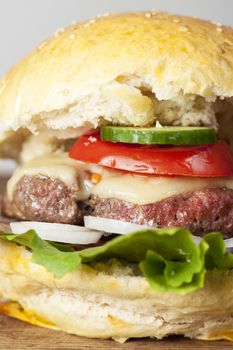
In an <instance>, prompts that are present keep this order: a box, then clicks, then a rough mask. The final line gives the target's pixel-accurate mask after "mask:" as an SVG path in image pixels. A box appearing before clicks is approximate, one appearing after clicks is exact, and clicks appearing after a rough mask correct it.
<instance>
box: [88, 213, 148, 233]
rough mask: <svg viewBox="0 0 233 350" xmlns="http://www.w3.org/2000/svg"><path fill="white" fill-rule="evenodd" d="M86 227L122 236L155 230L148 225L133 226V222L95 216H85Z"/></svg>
mask: <svg viewBox="0 0 233 350" xmlns="http://www.w3.org/2000/svg"><path fill="white" fill-rule="evenodd" d="M84 225H85V227H87V228H89V229H95V230H100V231H105V232H108V233H117V234H120V235H126V234H127V233H133V232H136V231H140V230H145V229H146V230H148V229H150V230H151V229H153V227H151V226H148V225H138V224H132V223H131V222H125V221H120V220H113V219H106V218H100V217H95V216H84Z"/></svg>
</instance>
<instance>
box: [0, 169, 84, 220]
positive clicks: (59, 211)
mask: <svg viewBox="0 0 233 350" xmlns="http://www.w3.org/2000/svg"><path fill="white" fill-rule="evenodd" d="M77 192H78V185H77V186H76V187H74V188H69V187H68V186H67V185H66V184H65V183H64V182H62V181H60V180H58V179H51V178H49V177H47V176H42V175H37V176H24V177H22V178H21V179H20V181H19V182H18V183H17V185H16V187H15V190H14V194H13V200H12V201H9V199H6V198H5V199H4V201H3V209H2V211H3V215H6V216H8V217H13V218H16V219H20V220H30V221H45V222H56V223H63V224H81V223H82V221H83V214H82V211H81V210H80V209H79V207H78V205H77V200H76V198H77Z"/></svg>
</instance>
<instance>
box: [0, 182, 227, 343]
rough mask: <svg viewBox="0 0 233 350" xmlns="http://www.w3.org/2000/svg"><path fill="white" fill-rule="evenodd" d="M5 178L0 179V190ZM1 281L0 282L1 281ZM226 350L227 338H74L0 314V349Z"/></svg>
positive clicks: (0, 190)
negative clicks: (126, 339) (205, 339)
mask: <svg viewBox="0 0 233 350" xmlns="http://www.w3.org/2000/svg"><path fill="white" fill-rule="evenodd" d="M5 182H6V180H5V179H1V178H0V192H2V191H3V188H4V185H5ZM0 283H1V281H0ZM28 349H33V350H37V349H40V350H41V349H44V350H52V349H53V350H60V349H63V350H74V349H75V350H102V349H103V350H115V349H127V350H128V349H129V350H131V349H132V350H133V349H135V350H139V349H140V350H152V349H153V350H160V349H163V350H177V349H183V350H185V349H188V350H193V349H200V350H213V349H215V350H225V349H233V344H232V343H230V342H227V341H214V342H206V341H198V340H196V341H195V340H190V339H185V338H183V337H169V338H167V339H164V340H162V341H159V340H150V339H142V340H130V341H127V342H126V343H124V344H119V343H116V342H114V341H113V340H98V339H87V338H83V337H77V336H75V335H70V334H66V333H64V332H59V331H53V330H48V329H45V328H40V327H36V326H32V325H29V324H27V323H24V322H21V321H18V320H15V319H12V318H9V317H6V316H3V315H0V350H28Z"/></svg>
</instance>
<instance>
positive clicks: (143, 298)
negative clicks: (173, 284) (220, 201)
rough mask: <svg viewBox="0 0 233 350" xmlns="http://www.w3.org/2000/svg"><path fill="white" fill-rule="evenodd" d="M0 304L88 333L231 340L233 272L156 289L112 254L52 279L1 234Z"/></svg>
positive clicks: (37, 320) (40, 321)
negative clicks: (184, 288) (196, 285)
mask: <svg viewBox="0 0 233 350" xmlns="http://www.w3.org/2000/svg"><path fill="white" fill-rule="evenodd" d="M0 281H1V283H0V303H1V305H0V312H2V313H5V314H7V315H10V316H13V317H16V318H19V319H22V320H24V321H27V322H30V323H32V324H37V325H40V326H45V327H49V328H53V329H60V330H63V331H66V332H69V333H73V334H77V335H81V336H86V337H92V338H113V339H115V340H118V341H121V342H123V341H125V340H127V339H128V338H131V337H133V338H140V337H155V338H159V339H161V338H163V337H165V336H168V335H170V334H183V335H184V336H186V337H190V338H198V339H211V340H212V339H230V340H233V292H232V291H233V272H232V271H229V270H227V271H224V270H222V271H220V270H215V271H211V272H208V273H207V276H206V282H205V287H204V288H203V289H201V290H198V291H196V292H193V293H190V294H186V295H179V294H175V293H165V292H163V293H155V292H153V290H151V288H150V287H149V285H148V283H147V281H146V280H145V279H144V278H143V276H141V274H140V271H139V270H138V268H137V266H134V265H133V264H127V265H126V264H124V263H120V262H117V261H116V260H112V261H110V262H108V263H106V264H104V263H96V264H95V265H92V266H87V265H83V266H81V267H80V268H79V269H77V270H76V271H75V272H73V273H68V274H66V275H65V276H64V277H63V278H61V279H56V278H54V276H53V275H52V274H51V273H49V272H48V271H46V269H45V268H44V267H42V266H40V265H37V264H34V263H32V261H31V253H30V252H29V251H28V250H27V249H25V248H24V247H20V246H17V245H15V244H13V243H8V242H5V241H1V240H0Z"/></svg>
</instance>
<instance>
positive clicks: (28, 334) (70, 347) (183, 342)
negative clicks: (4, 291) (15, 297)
mask: <svg viewBox="0 0 233 350" xmlns="http://www.w3.org/2000/svg"><path fill="white" fill-rule="evenodd" d="M28 349H46V350H52V349H53V350H55V349H56V350H60V349H64V350H74V349H75V350H100V349H101V350H115V349H127V350H128V349H129V350H131V349H135V350H139V349H140V350H152V349H153V350H155V349H156V350H160V349H163V350H178V349H184V350H185V349H188V350H192V349H200V350H213V349H215V350H217V349H218V350H225V349H233V346H232V344H231V343H229V342H225V341H215V342H206V341H198V340H190V339H185V338H182V337H169V338H167V339H164V340H160V341H159V340H150V339H142V340H130V341H127V342H126V343H124V344H119V343H116V342H114V341H113V340H98V339H87V338H82V337H77V336H75V335H70V334H66V333H63V332H58V331H51V330H48V329H45V328H39V327H35V326H31V325H28V324H25V323H23V322H21V321H18V320H14V319H10V318H8V317H5V316H0V350H28Z"/></svg>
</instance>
